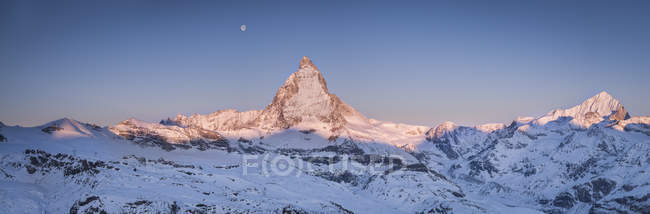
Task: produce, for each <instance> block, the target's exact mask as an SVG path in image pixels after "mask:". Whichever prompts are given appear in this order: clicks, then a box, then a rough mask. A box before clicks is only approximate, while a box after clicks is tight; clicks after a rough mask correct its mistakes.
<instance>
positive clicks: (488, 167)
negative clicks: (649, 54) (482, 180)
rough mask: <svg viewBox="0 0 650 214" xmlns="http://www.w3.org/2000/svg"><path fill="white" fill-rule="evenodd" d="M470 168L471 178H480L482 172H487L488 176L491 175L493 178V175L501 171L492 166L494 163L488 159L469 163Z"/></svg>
mask: <svg viewBox="0 0 650 214" xmlns="http://www.w3.org/2000/svg"><path fill="white" fill-rule="evenodd" d="M469 168H470V172H469V175H470V176H478V175H480V174H481V172H487V173H488V174H490V176H492V173H498V172H499V170H498V169H497V168H496V167H494V165H492V163H491V162H490V161H489V160H487V159H484V160H473V161H471V162H469Z"/></svg>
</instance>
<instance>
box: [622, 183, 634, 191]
mask: <svg viewBox="0 0 650 214" xmlns="http://www.w3.org/2000/svg"><path fill="white" fill-rule="evenodd" d="M634 188H636V186H635V185H630V184H625V185H623V190H625V191H626V192H629V191H632V190H634Z"/></svg>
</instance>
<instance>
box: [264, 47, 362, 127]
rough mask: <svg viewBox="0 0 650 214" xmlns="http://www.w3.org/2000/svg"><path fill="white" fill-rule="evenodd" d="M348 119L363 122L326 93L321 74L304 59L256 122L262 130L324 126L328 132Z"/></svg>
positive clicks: (349, 108) (345, 106) (306, 58)
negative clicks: (300, 125)
mask: <svg viewBox="0 0 650 214" xmlns="http://www.w3.org/2000/svg"><path fill="white" fill-rule="evenodd" d="M347 117H357V118H361V119H365V118H364V117H363V115H361V113H359V112H358V111H356V110H355V109H354V108H352V107H350V106H349V105H347V104H346V103H344V102H343V101H342V100H341V99H339V98H338V97H337V96H336V95H334V94H330V93H329V91H328V89H327V83H326V82H325V78H323V74H322V73H321V72H320V71H319V70H318V68H317V67H316V66H315V65H314V64H313V63H312V61H311V60H310V59H309V58H308V57H306V56H304V57H302V59H301V60H300V66H299V67H298V71H296V72H294V73H293V74H291V75H290V76H289V78H287V80H286V81H285V82H284V84H283V85H282V86H281V87H280V89H278V91H277V93H276V94H275V97H274V98H273V102H271V104H269V105H268V106H267V107H266V108H265V109H264V110H263V111H262V113H261V114H260V115H259V117H258V118H257V121H256V122H257V123H258V124H257V125H259V126H260V127H261V128H264V129H275V128H289V127H292V126H296V125H299V124H303V125H309V124H319V123H323V125H325V126H326V128H327V129H329V130H330V131H332V132H336V131H337V130H339V129H341V128H342V127H343V126H345V124H346V123H347Z"/></svg>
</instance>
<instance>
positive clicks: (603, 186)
mask: <svg viewBox="0 0 650 214" xmlns="http://www.w3.org/2000/svg"><path fill="white" fill-rule="evenodd" d="M591 185H592V187H593V197H594V199H596V200H600V199H601V198H603V197H605V196H606V195H608V194H609V193H611V192H612V190H614V188H615V187H616V182H615V181H612V180H609V179H606V178H598V179H596V180H593V181H591Z"/></svg>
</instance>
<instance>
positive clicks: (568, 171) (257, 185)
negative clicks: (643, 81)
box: [0, 57, 650, 213]
mask: <svg viewBox="0 0 650 214" xmlns="http://www.w3.org/2000/svg"><path fill="white" fill-rule="evenodd" d="M649 164H650V117H648V116H633V115H631V114H630V113H629V112H627V111H626V109H625V108H624V107H623V105H622V104H621V103H620V102H619V101H618V100H616V99H615V98H614V97H612V96H611V95H610V94H608V93H607V92H601V93H599V94H597V95H595V96H594V97H591V98H589V99H587V100H586V101H584V102H583V103H581V104H579V105H577V106H575V107H572V108H569V109H558V110H553V111H551V112H549V113H547V114H545V115H543V116H540V117H519V118H517V119H515V120H514V121H513V122H512V123H510V124H484V125H477V126H474V127H467V126H458V125H456V124H454V123H453V122H444V123H442V124H440V125H438V126H436V127H425V126H415V125H407V124H399V123H391V122H383V121H378V120H374V119H368V118H366V117H365V116H364V115H363V114H362V113H360V112H359V111H357V110H355V109H354V108H353V107H351V106H349V105H348V104H346V103H345V102H344V101H343V100H341V99H340V98H339V97H337V96H336V95H334V94H331V93H329V90H328V88H327V84H326V81H325V78H324V77H323V75H322V73H321V72H320V71H319V70H318V68H317V67H316V66H315V65H314V64H313V63H312V61H311V60H310V59H309V58H307V57H303V58H302V60H301V61H300V65H299V68H298V71H296V72H295V73H293V74H291V75H290V76H289V78H288V79H287V80H286V81H285V83H284V84H283V85H282V86H281V87H280V88H279V89H278V91H277V93H276V95H275V97H274V99H273V101H272V102H271V103H270V104H269V105H268V106H267V107H266V108H265V109H263V110H254V111H245V112H239V111H236V110H221V111H216V112H214V113H211V114H207V115H199V114H194V115H191V116H184V115H177V116H176V117H174V118H167V119H164V120H162V121H160V123H149V122H144V121H139V120H137V119H134V118H132V119H128V120H125V121H122V122H120V123H119V124H117V125H115V126H111V127H99V126H96V125H92V124H88V123H82V122H79V121H76V120H73V119H68V118H64V119H60V120H56V121H52V122H50V123H47V124H44V125H42V126H37V127H19V126H6V125H4V124H2V123H0V199H1V200H0V206H1V207H4V208H5V210H6V211H7V212H8V213H102V212H103V213H258V212H260V213H650V200H648V199H649V198H650V186H649V184H648V182H649V181H650V176H649V174H648V170H649V169H648V166H649ZM267 165H268V167H270V168H271V169H275V168H273V167H284V168H283V170H281V171H283V172H286V171H290V173H289V174H288V175H287V174H283V173H273V172H269V169H268V168H265V167H263V166H267ZM271 171H273V170H271Z"/></svg>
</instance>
